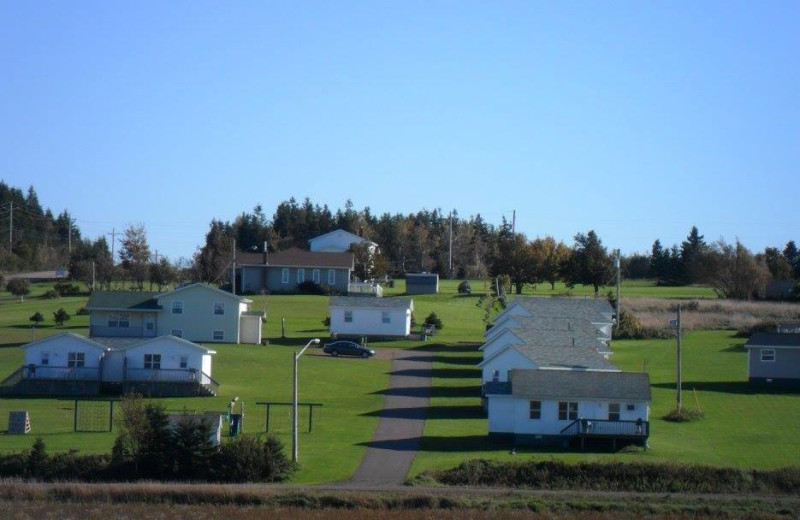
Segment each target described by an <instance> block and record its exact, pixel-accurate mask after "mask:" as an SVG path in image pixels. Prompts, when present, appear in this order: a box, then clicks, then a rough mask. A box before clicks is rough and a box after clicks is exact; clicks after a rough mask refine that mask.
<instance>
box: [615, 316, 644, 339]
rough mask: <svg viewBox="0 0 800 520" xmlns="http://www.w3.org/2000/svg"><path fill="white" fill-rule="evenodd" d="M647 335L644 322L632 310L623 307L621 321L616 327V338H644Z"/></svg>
mask: <svg viewBox="0 0 800 520" xmlns="http://www.w3.org/2000/svg"><path fill="white" fill-rule="evenodd" d="M644 337H645V333H644V329H643V328H642V322H641V321H639V319H638V318H637V317H636V316H634V315H633V313H632V312H629V311H626V310H625V309H623V310H622V311H621V312H620V313H619V323H618V324H617V326H616V327H614V339H642V338H644Z"/></svg>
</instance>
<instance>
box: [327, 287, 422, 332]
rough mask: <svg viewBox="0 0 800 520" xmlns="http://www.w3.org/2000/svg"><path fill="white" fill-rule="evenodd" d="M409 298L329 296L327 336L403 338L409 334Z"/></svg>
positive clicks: (411, 306)
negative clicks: (329, 322) (329, 333)
mask: <svg viewBox="0 0 800 520" xmlns="http://www.w3.org/2000/svg"><path fill="white" fill-rule="evenodd" d="M412 312H414V300H412V299H411V298H395V297H393V298H371V297H369V296H332V297H331V301H330V313H331V315H330V318H331V324H330V331H331V336H377V337H400V338H405V337H407V336H408V335H409V334H411V313H412Z"/></svg>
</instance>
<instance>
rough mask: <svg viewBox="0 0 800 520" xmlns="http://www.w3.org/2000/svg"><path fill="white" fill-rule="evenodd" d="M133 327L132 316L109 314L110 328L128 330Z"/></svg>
mask: <svg viewBox="0 0 800 520" xmlns="http://www.w3.org/2000/svg"><path fill="white" fill-rule="evenodd" d="M130 326H131V316H130V314H109V316H108V327H109V328H117V327H120V328H124V329H127V328H128V327H130Z"/></svg>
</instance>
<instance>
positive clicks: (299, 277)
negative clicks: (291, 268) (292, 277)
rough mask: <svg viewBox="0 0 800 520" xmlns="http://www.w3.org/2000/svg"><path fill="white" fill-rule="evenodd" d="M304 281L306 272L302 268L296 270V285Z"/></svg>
mask: <svg viewBox="0 0 800 520" xmlns="http://www.w3.org/2000/svg"><path fill="white" fill-rule="evenodd" d="M305 281H306V270H305V269H303V268H302V267H298V268H297V283H298V285H299V284H301V283H303V282H305Z"/></svg>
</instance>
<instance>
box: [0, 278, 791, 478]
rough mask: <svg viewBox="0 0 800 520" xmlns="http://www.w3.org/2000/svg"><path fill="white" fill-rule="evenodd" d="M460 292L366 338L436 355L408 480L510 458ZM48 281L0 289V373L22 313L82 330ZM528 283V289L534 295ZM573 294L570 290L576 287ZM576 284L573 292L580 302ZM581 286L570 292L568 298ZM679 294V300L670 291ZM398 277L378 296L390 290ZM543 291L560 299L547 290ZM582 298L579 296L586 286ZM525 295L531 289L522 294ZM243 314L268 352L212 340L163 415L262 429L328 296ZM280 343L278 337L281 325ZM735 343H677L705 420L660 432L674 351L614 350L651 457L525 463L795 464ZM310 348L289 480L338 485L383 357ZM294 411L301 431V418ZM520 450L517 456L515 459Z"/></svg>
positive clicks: (19, 443) (639, 286)
mask: <svg viewBox="0 0 800 520" xmlns="http://www.w3.org/2000/svg"><path fill="white" fill-rule="evenodd" d="M471 284H472V288H473V295H471V296H460V295H458V294H457V285H458V282H457V281H443V282H442V284H441V288H442V291H441V293H440V294H438V295H425V296H415V297H414V304H415V312H414V313H415V316H416V319H417V320H418V321H420V322H421V321H422V320H423V319H424V318H425V316H427V315H428V314H429V313H430V312H436V313H437V314H438V315H439V317H440V318H441V319H442V321H443V322H444V329H443V330H441V331H439V332H438V333H437V335H436V336H434V337H433V338H432V339H431V340H429V341H428V342H414V341H387V342H376V343H373V346H374V347H376V348H378V349H381V348H390V347H391V348H415V349H426V350H432V351H435V352H436V353H437V357H436V362H435V365H434V373H433V388H432V391H431V394H432V400H431V408H430V410H429V415H428V421H427V424H426V428H425V434H424V439H423V445H422V450H421V451H420V452H419V454H418V456H417V458H416V460H415V463H414V466H413V468H412V473H413V474H417V473H419V472H420V471H423V470H425V469H431V468H447V467H450V466H454V465H456V464H458V463H459V462H461V461H463V460H465V459H469V458H474V457H489V458H494V459H504V458H510V457H511V455H509V454H508V451H507V447H506V446H493V445H491V444H489V443H488V441H487V438H486V419H485V417H484V416H483V414H482V412H481V410H480V408H479V406H478V405H479V386H478V385H479V372H478V369H477V368H476V364H477V363H478V361H479V359H480V352H478V351H477V350H476V346H477V344H478V343H479V342H480V340H481V333H482V330H483V326H484V324H483V321H482V319H483V310H482V309H481V308H480V307H478V306H477V304H478V301H479V294H480V293H482V292H483V291H484V290H485V287H484V283H483V282H482V281H472V282H471ZM47 288H49V286H48V285H47V284H37V285H34V294H32V295H31V296H29V297H26V299H25V302H24V303H21V302H19V299H17V298H14V297H12V296H11V295H9V294H8V293H2V292H0V377H2V376H5V375H6V374H10V373H11V371H12V370H14V369H15V368H16V367H18V366H19V365H21V364H22V359H23V356H22V352H21V350H20V349H18V348H15V347H16V346H18V345H19V344H22V343H25V342H28V341H30V340H31V338H32V331H31V328H30V322H29V321H28V318H29V317H30V316H31V315H32V314H33V313H34V312H37V311H38V312H41V313H42V314H44V316H45V318H46V322H45V324H44V325H45V326H43V327H39V328H38V329H37V330H36V337H43V336H44V335H50V334H57V333H60V332H63V331H72V332H77V333H83V334H85V333H86V332H87V327H88V319H87V317H85V316H83V317H81V316H74V313H75V311H76V310H77V309H78V308H79V307H81V306H83V305H85V303H86V297H75V298H60V299H56V300H45V299H41V298H40V297H38V295H41V294H42V293H43V292H44V291H45V290H46V289H47ZM544 288H545V286H544V285H540V286H539V287H538V289H537V291H536V294H546V292H545V291H543V289H544ZM579 289H580V288H579ZM579 289H576V290H575V291H574V292H573V294H583V292H578V290H579ZM580 290H581V291H583V289H580ZM678 290H680V291H678ZM403 291H404V286H403V283H402V281H401V282H400V283H398V284H397V286H396V287H395V288H394V289H389V290H387V295H392V294H402V292H403ZM555 292H556V293H559V288H558V287H557V289H556V291H555ZM585 292H589V291H588V290H586V291H585ZM526 293H527V294H532V291H531V290H530V288H526ZM622 294H623V295H624V296H630V297H635V296H636V295H638V296H641V297H654V296H655V297H659V296H660V297H663V298H675V297H681V296H691V297H692V298H703V297H713V292H711V291H710V290H709V289H707V288H703V287H690V288H664V287H655V286H653V285H652V284H648V283H645V282H626V283H625V284H624V286H623V292H622ZM252 299H253V300H254V305H253V306H254V308H255V309H257V310H266V311H267V314H268V318H267V322H266V324H265V325H264V335H265V337H266V338H268V339H269V340H270V346H268V347H256V346H246V345H226V344H222V345H220V344H215V345H214V348H215V350H217V352H218V354H217V355H216V357H215V359H214V370H213V375H214V377H215V378H216V379H217V380H218V381H220V382H221V383H222V387H221V389H220V396H219V397H217V398H196V399H188V398H185V399H165V400H163V403H164V404H165V406H166V407H167V408H168V409H170V410H183V409H186V410H220V411H221V410H224V409H225V408H226V404H227V403H228V401H229V400H230V399H231V398H232V397H234V396H238V397H239V398H240V401H243V402H244V403H245V414H246V416H245V431H246V432H249V433H258V432H263V431H264V429H265V425H264V423H265V416H264V409H263V407H260V406H256V404H255V403H256V402H257V401H268V400H269V401H289V399H290V392H291V356H292V352H293V351H294V350H295V349H296V348H298V347H300V346H302V345H304V344H305V342H306V341H307V340H308V339H309V338H312V337H321V338H323V339H324V338H325V337H326V336H327V331H326V330H325V328H324V327H323V325H322V320H323V319H324V318H325V317H326V316H327V314H328V309H327V298H325V297H320V296H299V295H298V296H277V295H276V296H266V297H264V296H254V297H252ZM62 306H63V307H64V308H65V309H66V310H67V311H68V312H70V314H73V318H72V320H70V321H69V322H68V323H67V325H66V326H65V327H63V328H57V327H55V326H53V325H52V313H53V312H54V311H55V310H56V309H58V308H59V307H62ZM282 319H285V321H284V322H283V323H284V326H285V332H286V338H281V323H282ZM742 342H743V340H740V339H735V338H733V337H732V336H731V333H730V332H727V331H715V332H710V331H699V332H694V333H691V334H689V335H687V336H686V341H685V346H686V350H685V354H684V359H685V363H684V381H686V382H687V383H686V385H685V388H686V389H687V390H688V391H687V392H685V402H686V403H687V406H689V407H690V408H693V407H694V406H695V405H694V394H693V393H692V392H691V389H692V388H695V389H696V390H697V397H698V399H699V402H700V405H701V406H702V407H703V409H704V410H705V411H706V414H707V415H706V418H705V419H704V420H701V421H699V422H697V423H691V424H672V423H666V422H664V421H662V420H661V419H660V417H661V416H662V415H663V414H664V413H666V411H668V410H669V409H670V408H671V407H672V406H673V401H674V390H672V385H673V384H674V383H673V382H674V378H673V369H674V342H673V341H635V342H633V341H629V342H625V341H618V342H614V345H613V346H614V350H615V351H616V354H615V355H614V361H615V362H617V363H618V364H619V365H620V366H621V367H622V368H623V369H625V370H636V371H640V370H642V368H643V367H645V368H646V370H647V371H648V372H649V373H650V375H651V382H652V385H653V388H652V390H653V403H652V410H653V412H652V414H651V418H652V420H653V425H652V431H653V435H652V437H651V440H650V443H651V449H650V450H649V451H647V452H635V453H620V454H617V455H610V454H580V453H553V452H546V453H541V454H535V456H545V457H557V458H563V459H566V460H590V459H606V458H617V459H621V460H645V461H647V460H653V461H679V462H698V463H704V464H713V465H720V466H726V465H731V466H737V467H758V468H774V467H778V466H781V465H786V464H788V463H790V462H793V461H795V460H800V441H798V439H797V436H796V432H797V431H798V430H800V396H798V395H796V394H756V393H752V392H751V391H750V390H749V388H748V387H747V385H746V383H745V358H744V355H745V354H744V351H743V350H742V349H741V344H742ZM317 354H318V353H317V352H316V351H309V354H308V355H307V356H305V357H304V358H303V359H302V360H301V362H300V400H301V401H307V402H320V403H323V404H324V407H323V408H322V410H321V411H320V414H319V415H318V416H316V417H315V421H314V431H313V433H311V434H307V433H301V435H300V441H299V442H300V460H301V463H302V467H301V471H300V472H299V473H298V474H297V475H296V477H295V479H294V480H295V481H296V482H302V483H315V482H331V481H339V480H345V479H347V478H348V477H349V476H350V474H351V473H352V472H353V470H354V469H355V468H356V466H357V465H358V463H359V461H360V458H361V455H362V454H363V452H364V449H365V448H364V447H363V444H364V443H366V442H367V441H368V440H369V438H370V435H371V433H372V431H373V429H374V427H375V425H376V424H377V418H376V417H375V414H374V412H375V411H377V410H379V409H380V408H381V406H382V399H383V398H382V394H381V391H382V390H383V389H385V387H386V384H387V381H388V377H389V369H390V362H389V361H383V360H379V359H371V360H367V361H363V360H355V359H332V358H328V357H326V356H319V355H317ZM18 409H22V410H29V411H30V412H31V416H32V424H33V431H34V434H35V435H41V436H42V438H43V439H44V440H45V442H46V443H47V446H48V449H49V450H53V451H55V450H66V449H70V448H77V449H79V450H81V451H82V452H105V451H108V450H109V449H110V447H111V445H112V443H113V439H114V435H115V434H114V433H73V432H72V431H71V428H72V403H71V402H64V401H57V400H54V399H0V428H2V427H4V426H5V424H6V422H5V421H6V418H7V417H8V411H10V410H18ZM305 420H306V419H305V417H304V416H303V415H302V414H301V428H302V426H303V423H304V421H305ZM273 426H278V427H279V430H278V432H279V437H280V438H281V439H282V440H283V441H284V442H285V443H286V444H287V449H288V447H289V432H288V428H289V413H288V409H286V411H285V412H284V413H283V415H282V416H281V417H277V416H273ZM33 439H34V437H33V436H10V435H2V436H0V450H19V449H24V448H26V447H28V446H30V444H31V443H32V442H33ZM519 456H520V455H517V457H519Z"/></svg>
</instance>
